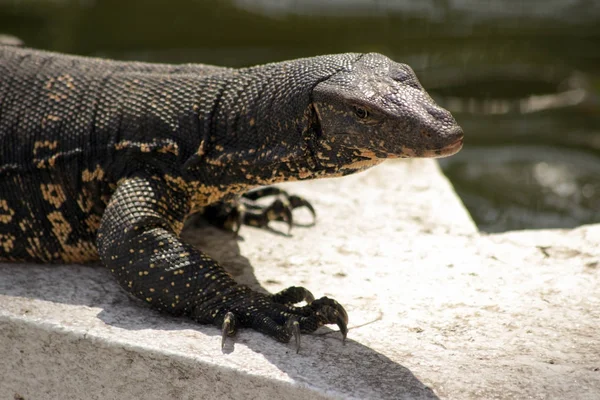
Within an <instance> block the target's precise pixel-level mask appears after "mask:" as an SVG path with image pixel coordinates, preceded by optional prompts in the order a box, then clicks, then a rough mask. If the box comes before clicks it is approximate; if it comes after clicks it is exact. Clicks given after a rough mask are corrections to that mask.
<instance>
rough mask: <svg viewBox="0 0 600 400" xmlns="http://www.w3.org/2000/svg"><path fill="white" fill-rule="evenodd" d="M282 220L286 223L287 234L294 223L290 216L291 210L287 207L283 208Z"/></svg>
mask: <svg viewBox="0 0 600 400" xmlns="http://www.w3.org/2000/svg"><path fill="white" fill-rule="evenodd" d="M283 221H284V222H285V223H287V225H288V235H289V234H290V232H291V231H292V226H293V225H294V217H293V216H292V210H291V209H290V208H289V207H286V208H284V210H283Z"/></svg>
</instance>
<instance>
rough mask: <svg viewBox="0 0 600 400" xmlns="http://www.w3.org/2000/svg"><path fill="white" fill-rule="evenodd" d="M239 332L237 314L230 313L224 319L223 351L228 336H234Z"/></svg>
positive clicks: (222, 333) (222, 331)
mask: <svg viewBox="0 0 600 400" xmlns="http://www.w3.org/2000/svg"><path fill="white" fill-rule="evenodd" d="M236 332H237V320H236V318H235V314H233V313H232V312H228V313H227V314H225V317H224V318H223V326H222V328H221V349H223V348H224V347H225V339H227V336H233V335H235V333H236Z"/></svg>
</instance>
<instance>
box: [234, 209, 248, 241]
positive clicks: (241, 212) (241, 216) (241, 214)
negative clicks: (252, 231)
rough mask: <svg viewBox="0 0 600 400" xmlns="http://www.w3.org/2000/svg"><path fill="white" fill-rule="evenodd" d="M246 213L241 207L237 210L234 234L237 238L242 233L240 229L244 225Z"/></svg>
mask: <svg viewBox="0 0 600 400" xmlns="http://www.w3.org/2000/svg"><path fill="white" fill-rule="evenodd" d="M245 214H246V211H245V209H244V207H239V208H238V210H237V215H236V221H235V231H234V234H235V236H237V235H238V234H239V232H240V228H241V227H242V225H244V216H245Z"/></svg>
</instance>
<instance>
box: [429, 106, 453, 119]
mask: <svg viewBox="0 0 600 400" xmlns="http://www.w3.org/2000/svg"><path fill="white" fill-rule="evenodd" d="M425 110H426V111H427V113H428V114H429V115H431V116H432V117H433V118H435V119H436V120H438V121H440V122H445V121H448V120H454V118H453V117H452V114H450V112H449V111H446V110H444V109H443V108H441V107H435V106H426V107H425Z"/></svg>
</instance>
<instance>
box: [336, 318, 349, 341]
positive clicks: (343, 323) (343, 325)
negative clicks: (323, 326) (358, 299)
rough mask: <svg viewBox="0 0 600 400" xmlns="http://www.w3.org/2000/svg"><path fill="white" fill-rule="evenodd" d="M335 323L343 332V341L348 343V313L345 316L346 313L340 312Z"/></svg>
mask: <svg viewBox="0 0 600 400" xmlns="http://www.w3.org/2000/svg"><path fill="white" fill-rule="evenodd" d="M335 323H336V325H337V326H338V327H339V328H340V332H342V343H343V344H346V336H348V315H346V318H344V315H342V314H341V313H338V316H337V318H336V321H335Z"/></svg>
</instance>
